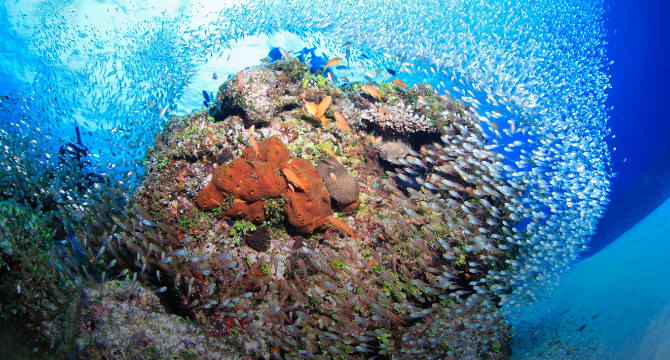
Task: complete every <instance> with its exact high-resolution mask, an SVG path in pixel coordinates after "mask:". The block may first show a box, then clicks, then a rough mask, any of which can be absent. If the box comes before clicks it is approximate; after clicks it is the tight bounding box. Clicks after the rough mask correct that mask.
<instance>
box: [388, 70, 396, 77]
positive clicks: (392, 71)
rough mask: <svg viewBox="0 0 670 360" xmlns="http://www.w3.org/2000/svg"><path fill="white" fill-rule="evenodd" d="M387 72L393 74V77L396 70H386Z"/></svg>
mask: <svg viewBox="0 0 670 360" xmlns="http://www.w3.org/2000/svg"><path fill="white" fill-rule="evenodd" d="M386 72H387V73H389V74H391V75H393V76H395V71H394V70H391V69H386Z"/></svg>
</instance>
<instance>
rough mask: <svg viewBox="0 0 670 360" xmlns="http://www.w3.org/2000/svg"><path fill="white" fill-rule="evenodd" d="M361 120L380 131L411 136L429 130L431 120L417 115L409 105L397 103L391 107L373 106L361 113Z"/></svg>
mask: <svg viewBox="0 0 670 360" xmlns="http://www.w3.org/2000/svg"><path fill="white" fill-rule="evenodd" d="M361 120H363V121H366V122H369V123H372V124H374V125H376V126H377V127H379V128H380V129H381V131H391V132H395V133H400V134H411V133H415V132H419V131H428V130H430V129H431V126H430V125H431V119H430V118H428V117H426V115H418V114H417V113H415V112H414V111H413V110H412V106H411V105H407V106H405V105H404V104H403V103H401V102H399V103H396V104H392V105H384V104H382V105H379V106H373V107H372V108H371V109H367V110H365V111H363V112H361Z"/></svg>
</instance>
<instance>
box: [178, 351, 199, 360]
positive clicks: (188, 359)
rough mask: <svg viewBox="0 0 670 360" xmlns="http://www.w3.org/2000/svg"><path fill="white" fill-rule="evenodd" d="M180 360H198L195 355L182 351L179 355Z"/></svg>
mask: <svg viewBox="0 0 670 360" xmlns="http://www.w3.org/2000/svg"><path fill="white" fill-rule="evenodd" d="M181 358H182V359H184V360H195V359H197V358H198V355H197V354H196V353H192V352H190V351H183V352H182V353H181Z"/></svg>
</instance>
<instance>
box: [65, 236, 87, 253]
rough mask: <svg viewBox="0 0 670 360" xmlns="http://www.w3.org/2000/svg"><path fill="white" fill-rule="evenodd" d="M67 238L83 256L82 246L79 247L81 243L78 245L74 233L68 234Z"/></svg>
mask: <svg viewBox="0 0 670 360" xmlns="http://www.w3.org/2000/svg"><path fill="white" fill-rule="evenodd" d="M67 239H68V240H70V242H71V243H72V245H74V248H75V249H76V250H77V252H79V254H81V255H82V256H83V255H84V252H83V251H81V248H79V245H77V238H75V237H74V235H68V236H67Z"/></svg>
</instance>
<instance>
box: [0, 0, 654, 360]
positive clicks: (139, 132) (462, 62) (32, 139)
mask: <svg viewBox="0 0 670 360" xmlns="http://www.w3.org/2000/svg"><path fill="white" fill-rule="evenodd" d="M604 7H605V4H604V3H603V2H600V1H586V2H585V1H572V2H559V1H542V2H534V3H530V4H526V3H524V4H514V3H510V2H495V3H488V2H478V1H454V2H441V1H421V2H417V3H415V4H406V3H403V2H401V1H390V2H389V1H386V2H371V1H368V2H353V1H330V2H311V3H304V2H274V1H255V2H252V1H248V2H227V3H226V4H217V5H213V4H209V3H207V4H201V3H193V2H189V1H172V2H163V3H162V5H160V6H159V5H152V4H150V3H147V2H143V1H124V2H122V1H118V2H97V1H77V2H70V3H64V2H49V1H32V2H29V1H20V2H16V3H14V4H10V3H5V4H4V6H3V7H2V8H1V13H0V19H1V21H2V22H3V24H4V26H2V28H1V29H2V30H0V31H2V38H3V41H2V46H3V48H2V55H1V56H2V58H0V76H1V79H2V81H1V83H0V92H2V94H3V95H4V98H3V99H1V101H0V104H1V108H2V110H1V111H2V120H0V124H2V133H0V145H2V147H3V150H2V151H3V153H2V158H0V162H1V163H2V165H3V171H5V172H6V174H5V176H3V179H2V180H0V190H1V191H0V193H2V199H3V200H5V199H7V200H11V201H16V202H17V203H20V204H24V203H25V204H26V206H32V207H33V208H37V209H38V210H37V211H39V210H40V209H42V205H41V204H42V203H43V202H44V199H43V198H44V197H45V196H46V195H44V193H49V194H55V195H53V196H54V197H56V198H58V199H59V200H58V201H62V202H64V203H65V202H67V203H69V204H73V205H71V207H60V208H58V209H59V210H58V211H61V212H63V211H67V214H66V215H63V218H64V219H65V220H63V222H64V223H66V224H65V225H64V228H65V230H64V231H65V232H66V233H68V235H69V234H70V232H69V230H68V229H71V230H72V233H74V232H75V231H74V228H75V227H76V223H77V221H78V220H79V219H78V216H79V212H78V211H81V212H82V213H85V212H84V210H83V209H85V206H86V205H85V204H84V203H86V202H91V201H92V200H90V199H88V198H86V197H83V198H81V199H80V198H76V196H75V195H73V193H70V192H67V191H62V189H64V188H68V189H69V188H71V187H72V186H71V184H69V183H68V181H70V180H71V179H70V180H63V183H62V184H61V183H58V182H57V181H53V182H52V183H51V184H50V187H49V189H46V190H44V192H42V193H40V187H41V186H42V185H40V184H42V182H41V181H43V180H41V179H42V178H41V177H42V175H43V174H44V173H45V172H49V171H51V170H52V169H54V168H57V167H58V165H57V164H58V150H59V148H60V147H61V146H62V145H63V144H64V143H67V142H77V135H76V131H75V128H79V131H80V135H81V141H82V143H83V144H85V145H86V146H88V147H89V148H90V155H91V156H90V164H88V165H87V167H86V169H85V172H87V173H89V174H99V175H100V176H105V177H106V178H107V179H109V180H110V181H114V182H116V186H117V187H118V189H120V190H121V193H123V194H125V195H123V196H125V197H126V199H127V198H129V197H130V196H131V194H132V191H133V190H134V189H135V188H136V187H137V185H138V184H140V183H141V182H142V180H143V179H144V175H145V174H144V168H143V164H144V161H145V160H146V158H145V156H146V153H147V150H148V149H149V148H150V147H153V146H154V138H155V135H156V133H157V132H159V131H161V130H162V129H163V127H164V126H165V123H166V121H167V120H168V119H169V118H170V117H171V116H181V115H185V114H188V113H191V112H192V111H194V110H197V109H200V108H201V107H202V102H203V95H202V92H203V90H204V91H206V92H211V93H214V94H215V93H216V91H217V89H218V87H219V86H220V85H221V83H222V82H223V81H224V80H226V79H228V78H229V76H236V74H237V73H238V72H239V71H241V70H243V69H244V68H246V67H248V66H255V65H260V64H261V59H263V58H265V57H266V56H267V55H268V52H269V51H270V49H271V48H272V47H281V48H283V49H286V50H287V51H291V50H293V51H296V52H298V51H300V50H301V49H303V48H311V47H316V53H317V54H325V55H326V56H327V57H330V58H334V57H341V58H343V59H345V60H344V61H346V62H347V63H348V64H351V66H350V67H349V69H346V70H334V73H335V74H336V77H340V76H346V77H347V78H348V81H347V82H355V81H366V80H365V76H369V75H368V74H366V70H368V71H370V72H372V69H375V68H376V69H381V72H384V70H385V69H390V70H392V71H393V72H394V73H396V75H397V76H396V77H397V79H400V80H402V81H403V82H405V83H407V84H409V85H410V86H411V85H413V84H429V85H430V86H432V88H433V89H435V90H436V91H437V93H438V94H441V95H443V94H451V95H453V96H454V97H456V98H457V99H459V100H462V101H463V102H465V103H468V104H470V105H471V111H472V117H473V118H474V119H476V120H477V121H478V124H479V128H480V129H481V132H482V134H484V135H485V136H484V138H485V141H486V144H487V146H490V147H489V149H495V151H497V152H500V153H501V154H503V155H504V159H502V160H500V161H498V162H497V163H496V166H499V167H500V170H499V172H500V173H501V174H504V177H505V179H506V181H508V184H509V186H507V187H506V188H505V191H510V192H511V191H513V190H512V189H517V190H520V191H522V192H523V195H522V196H520V197H519V198H514V200H513V201H510V202H509V203H506V204H505V205H504V207H505V209H507V210H506V211H508V212H509V213H508V216H509V219H508V221H512V220H514V222H515V225H514V226H510V228H511V230H510V229H507V230H508V231H509V233H505V234H503V235H502V236H503V238H504V239H505V240H504V241H507V243H506V244H510V245H511V244H513V245H515V246H518V247H519V250H518V254H515V257H514V259H513V260H511V259H510V261H509V262H508V265H509V268H508V269H507V272H506V273H505V274H504V275H501V274H491V275H489V276H490V277H489V278H487V279H490V281H492V282H497V281H501V282H502V283H504V284H505V290H500V291H499V292H496V293H495V295H496V297H497V299H498V300H499V301H498V304H497V310H496V311H500V312H501V313H502V314H505V316H507V317H508V319H510V322H511V323H512V325H514V326H516V327H517V331H516V332H515V336H514V337H513V340H512V344H513V346H512V350H513V352H512V357H513V358H528V359H534V358H614V357H613V356H614V355H612V354H617V356H619V358H637V355H634V354H642V353H644V356H643V355H640V358H644V357H645V356H646V357H649V356H651V355H649V354H650V353H651V352H644V351H643V350H644V349H643V348H641V347H642V346H646V345H642V344H645V341H649V342H650V343H653V344H658V343H659V342H658V341H655V339H656V337H655V335H653V334H652V335H649V336H646V335H645V336H644V337H642V336H641V335H640V334H642V329H643V328H644V327H645V324H647V323H648V322H650V321H651V322H653V321H652V320H651V319H654V316H655V314H661V315H658V316H662V311H661V310H660V309H661V308H662V306H661V305H662V304H663V303H667V294H665V293H663V294H659V295H658V297H656V298H655V300H654V301H656V305H655V306H653V307H649V308H647V310H648V311H647V312H644V313H643V314H639V315H638V316H635V319H636V320H637V321H638V323H636V324H635V325H634V328H633V330H629V332H625V331H618V330H620V327H619V325H618V324H619V323H621V322H628V319H626V318H618V317H617V316H622V315H621V314H624V313H626V314H631V313H634V312H628V311H620V310H621V309H624V308H626V306H627V305H628V304H627V300H628V299H629V298H628V297H625V296H624V297H621V298H620V299H617V301H618V303H614V301H612V302H611V303H610V305H612V307H602V306H601V301H602V299H599V298H598V297H597V296H596V294H603V293H606V291H612V292H613V293H616V290H614V289H613V288H607V289H604V290H602V292H600V291H598V290H596V289H598V288H597V287H595V286H591V285H592V284H599V283H602V281H600V280H598V279H600V278H601V277H600V276H602V277H603V278H605V276H606V275H602V274H607V273H610V272H615V271H616V272H622V273H626V274H629V272H627V271H626V269H621V268H619V269H611V270H608V271H606V272H603V270H604V269H608V268H607V267H606V265H603V264H614V263H616V261H613V258H614V257H615V256H617V255H616V253H615V250H612V249H617V247H619V248H622V247H624V246H625V244H626V241H625V240H626V239H627V237H628V238H630V237H632V236H633V234H631V233H629V234H627V235H626V236H624V237H623V238H622V241H621V242H618V244H621V245H616V246H617V247H614V246H612V247H611V248H608V249H606V251H603V252H602V253H599V254H598V255H597V256H594V257H593V258H590V259H587V260H584V261H582V262H580V263H579V264H578V265H576V266H575V267H574V270H573V271H572V272H569V268H570V266H571V265H572V264H573V263H574V261H575V260H576V259H577V258H578V256H579V255H580V253H581V252H582V251H584V249H585V248H586V247H587V246H588V241H589V239H590V237H591V236H592V235H593V234H594V232H595V231H596V226H597V222H598V219H599V218H601V217H602V215H603V212H604V210H605V208H606V206H607V205H608V203H609V189H610V181H611V179H612V171H613V170H612V165H611V163H610V151H609V149H608V146H607V139H608V138H610V136H611V134H610V129H609V128H608V125H607V121H608V111H609V109H607V108H606V105H605V101H606V94H607V91H608V89H609V88H610V85H609V75H608V67H609V66H610V65H611V60H610V59H609V58H608V57H607V55H606V54H605V44H604V36H605V29H604V17H605V15H604V14H605V9H604ZM347 42H352V44H351V45H350V46H346V47H343V46H342V44H345V43H347ZM357 62H360V64H361V65H362V66H356V67H354V65H353V64H355V63H357ZM401 68H404V69H408V71H401V70H400V69H401ZM388 74H391V72H387V73H386V75H388ZM372 75H374V74H372ZM342 82H343V83H344V81H342ZM23 179H27V181H26V183H27V184H28V185H25V186H17V183H19V182H22V181H23ZM31 184H33V185H35V184H37V185H35V186H32V185H31ZM41 188H42V189H44V187H41ZM26 199H27V200H26ZM78 204H79V205H78ZM82 204H83V205H82ZM63 209H67V210H63ZM659 211H660V210H659ZM654 216H657V215H654ZM649 221H651V220H649ZM70 224H73V225H71V226H70ZM639 226H644V223H641V224H640V225H639ZM77 231H79V229H77ZM64 239H69V238H68V237H66V236H64V234H58V235H57V236H55V239H54V240H55V241H63V240H64ZM74 241H75V242H73V244H77V242H76V241H77V240H74ZM501 241H503V240H501ZM65 242H66V243H67V241H65ZM80 245H82V247H83V244H80ZM78 246H79V245H78ZM628 261H632V260H630V259H629V260H628ZM640 261H642V260H640ZM653 263H654V264H657V265H658V264H660V263H662V262H661V261H660V260H659V261H658V262H653ZM589 269H592V270H589ZM596 270H597V271H596ZM665 270H666V271H667V269H665ZM650 271H652V272H653V273H662V271H663V269H656V270H650ZM585 273H587V274H588V276H586V275H585V276H586V277H584V276H581V275H580V274H585ZM562 276H563V277H564V280H563V285H562V286H561V287H560V288H559V289H558V290H557V291H556V293H555V294H554V295H553V297H551V298H550V299H552V300H547V301H543V302H539V303H537V304H536V305H533V306H534V307H527V306H528V305H529V304H531V303H533V302H534V301H535V300H537V299H542V298H544V297H545V295H547V294H549V293H550V291H551V290H552V289H554V288H556V287H557V286H558V285H559V283H561V280H560V279H561V277H562ZM494 278H495V280H494ZM500 278H503V279H502V280H500ZM650 278H651V277H648V278H645V280H646V279H650ZM625 280H627V279H625V278H621V281H625ZM628 281H633V280H628ZM659 281H661V280H659ZM603 286H605V285H603ZM655 286H656V285H655ZM657 286H658V287H662V284H660V283H659V284H657ZM587 288H588V289H589V291H592V292H593V294H594V295H593V296H588V294H589V293H588V292H586V291H585V289H587ZM566 292H567V293H566ZM574 292H578V293H580V294H582V296H583V298H576V297H575V296H573V295H574ZM566 294H567V295H566ZM613 296H614V295H613ZM566 298H567V299H570V300H571V301H574V303H572V305H571V306H568V305H567V303H568V301H567V300H566ZM643 299H644V298H642V297H641V298H640V301H644V300H643ZM663 299H666V300H663ZM551 301H553V302H551ZM594 301H595V302H594ZM556 304H558V305H556ZM615 304H619V306H615ZM549 310H551V314H553V315H550V316H545V313H547V312H548V311H549ZM529 314H530V315H529ZM538 317H539V319H538ZM589 319H590V320H589ZM656 321H657V323H659V322H662V319H661V318H658V317H657V318H656ZM582 325H585V326H584V327H583V329H581V330H579V329H580V328H581V327H582ZM649 326H651V325H649ZM660 326H661V325H658V327H660ZM575 328H577V329H578V331H577V332H576V331H575ZM598 329H601V330H602V329H606V331H605V333H603V332H602V331H599V330H598ZM610 330H611V331H610ZM657 331H660V330H657V329H656V328H651V327H649V328H648V330H647V332H648V333H650V334H651V333H652V332H657ZM532 333H539V334H540V335H537V337H535V335H531V334H532ZM577 333H579V334H578V335H581V334H584V336H575V334H577ZM603 334H610V335H611V336H609V337H608V336H602V335H603ZM654 334H655V333H654ZM636 336H637V337H636ZM623 338H626V339H628V341H629V343H626V345H625V346H626V349H627V351H628V352H625V353H624V352H620V353H617V347H616V346H614V345H612V344H619V343H624V341H622V340H621V339H623ZM603 341H604V342H603ZM605 342H606V343H605ZM548 347H549V348H551V350H547V349H548ZM636 351H637V352H636ZM575 354H578V355H575ZM622 354H625V355H622ZM629 354H630V355H629ZM656 354H657V355H656V356H662V355H659V354H661V352H660V350H659V352H658V353H656ZM480 355H481V354H480Z"/></svg>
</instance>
